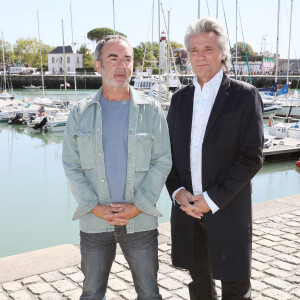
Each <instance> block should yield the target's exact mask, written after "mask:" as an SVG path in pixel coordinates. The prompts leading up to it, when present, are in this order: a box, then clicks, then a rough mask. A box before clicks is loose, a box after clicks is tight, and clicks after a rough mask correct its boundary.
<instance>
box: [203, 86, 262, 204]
mask: <svg viewBox="0 0 300 300" xmlns="http://www.w3.org/2000/svg"><path fill="white" fill-rule="evenodd" d="M244 93H245V95H244V97H245V99H244V100H245V101H243V108H242V111H243V120H242V125H241V136H240V141H236V142H239V149H240V150H239V155H238V157H237V159H236V160H235V162H234V163H233V165H232V166H231V167H230V168H229V169H228V171H227V173H226V174H225V176H223V177H222V179H221V180H220V181H219V182H218V183H217V184H216V185H215V186H212V187H211V188H209V189H208V190H207V193H208V195H209V197H210V198H211V199H212V200H213V202H214V203H215V204H216V205H217V206H218V207H219V208H220V209H222V208H224V207H225V206H226V205H227V204H228V203H229V202H230V201H231V200H232V199H233V198H234V197H235V196H236V195H237V194H238V193H239V192H241V191H242V189H243V188H245V187H246V185H248V184H249V183H250V181H251V179H252V178H253V177H254V176H255V174H256V173H257V172H258V171H259V170H260V168H261V167H262V165H263V155H262V149H263V140H264V131H263V104H262V100H261V97H260V95H259V93H258V91H257V89H256V88H251V89H249V90H247V91H245V92H244Z"/></svg>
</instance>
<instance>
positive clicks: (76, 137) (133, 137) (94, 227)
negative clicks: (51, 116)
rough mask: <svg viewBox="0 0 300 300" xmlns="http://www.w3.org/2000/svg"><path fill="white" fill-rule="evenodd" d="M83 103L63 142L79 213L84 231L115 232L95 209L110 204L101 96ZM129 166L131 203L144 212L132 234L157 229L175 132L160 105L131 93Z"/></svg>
mask: <svg viewBox="0 0 300 300" xmlns="http://www.w3.org/2000/svg"><path fill="white" fill-rule="evenodd" d="M101 93H102V88H100V90H99V91H98V92H97V94H96V95H95V96H94V97H89V98H86V99H84V100H82V101H79V102H78V103H77V104H76V105H75V106H74V108H73V109H72V110H71V112H70V114H69V118H68V122H67V127H66V131H65V134H64V141H63V155H62V161H63V166H64V170H65V173H66V176H67V178H68V182H69V185H70V189H71V191H72V194H73V196H74V198H75V199H76V201H77V202H78V207H77V210H76V211H75V214H74V216H73V220H76V219H79V225H80V230H82V231H84V232H87V233H98V232H107V231H113V230H114V226H110V225H108V224H107V222H106V221H105V220H103V219H101V218H98V217H96V216H95V215H94V214H93V213H91V210H92V209H93V208H94V207H95V205H97V204H100V205H109V204H110V195H109V190H108V185H107V180H106V176H105V165H104V155H103V146H102V116H101V106H100V102H99V99H100V95H101ZM130 96H131V101H130V108H129V127H128V163H127V179H126V193H125V201H126V202H127V203H134V204H135V205H136V206H137V207H138V208H139V209H140V210H141V211H142V212H141V213H140V214H139V215H137V216H136V217H135V218H132V219H130V220H129V221H128V224H127V225H126V229H127V232H128V233H132V232H138V231H145V230H152V229H155V228H157V225H158V221H157V217H160V216H162V215H161V214H160V212H159V211H158V210H157V209H156V207H155V206H156V202H157V200H158V198H159V195H160V192H161V190H162V187H163V185H164V183H165V180H166V178H167V176H168V174H169V172H170V169H171V164H172V162H171V150H170V141H169V132H168V128H167V123H166V120H165V116H164V112H163V110H162V108H161V106H160V104H159V103H158V102H157V101H155V100H154V99H152V98H149V97H145V96H143V95H142V94H141V93H140V92H138V91H136V90H134V89H132V88H130Z"/></svg>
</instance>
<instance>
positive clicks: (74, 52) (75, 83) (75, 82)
mask: <svg viewBox="0 0 300 300" xmlns="http://www.w3.org/2000/svg"><path fill="white" fill-rule="evenodd" d="M70 15H71V32H72V45H73V47H74V49H75V44H74V39H73V18H72V5H71V4H70ZM74 49H73V58H74V89H75V100H77V81H76V51H75V50H74Z"/></svg>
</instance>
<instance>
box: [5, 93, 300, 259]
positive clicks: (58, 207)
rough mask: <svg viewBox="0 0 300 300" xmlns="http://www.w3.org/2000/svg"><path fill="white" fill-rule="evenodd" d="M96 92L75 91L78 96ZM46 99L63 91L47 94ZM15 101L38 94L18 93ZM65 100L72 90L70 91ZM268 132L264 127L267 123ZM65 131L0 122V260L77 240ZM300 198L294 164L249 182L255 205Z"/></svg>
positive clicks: (165, 207) (164, 203)
mask: <svg viewBox="0 0 300 300" xmlns="http://www.w3.org/2000/svg"><path fill="white" fill-rule="evenodd" d="M95 92H96V91H95V90H83V91H79V92H78V98H79V99H81V98H83V97H86V96H89V95H91V94H94V93H95ZM46 93H47V96H48V97H50V98H58V97H60V98H62V97H64V91H57V90H56V91H54V90H53V91H49V90H46ZM15 94H16V98H17V99H22V97H24V96H26V97H34V96H40V95H41V91H24V90H22V91H21V90H20V91H16V93H15ZM68 98H69V100H72V99H74V91H71V92H70V91H68ZM265 126H266V128H265V129H266V131H267V130H268V128H267V123H266V124H265ZM62 139H63V133H44V132H39V133H36V132H34V131H33V130H32V129H29V128H28V127H27V126H20V125H7V124H5V123H0V145H1V146H0V153H1V155H0V165H1V175H0V203H1V209H0V237H1V246H0V257H4V256H9V255H14V254H18V253H22V252H27V251H32V250H37V249H41V248H46V247H51V246H55V245H60V244H70V243H71V244H74V243H78V242H79V229H78V222H77V221H72V215H73V213H74V211H75V209H76V201H75V200H74V198H73V196H72V195H71V192H70V190H69V188H68V185H67V180H66V178H65V175H64V171H63V167H62V164H61V152H62ZM293 194H300V169H299V168H298V170H297V167H296V165H295V161H287V162H272V163H269V162H265V163H264V166H263V168H262V169H261V170H260V171H259V173H258V174H257V175H256V176H255V178H254V180H253V202H254V203H256V202H262V201H267V200H271V199H275V198H280V197H285V196H290V195H293ZM157 206H158V209H159V210H160V211H161V212H162V213H163V215H164V217H163V218H160V219H159V221H160V222H167V221H169V218H170V210H171V200H170V198H169V196H168V194H167V191H166V189H165V188H164V189H163V191H162V194H161V197H160V199H159V202H158V204H157Z"/></svg>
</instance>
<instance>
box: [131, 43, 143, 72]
mask: <svg viewBox="0 0 300 300" xmlns="http://www.w3.org/2000/svg"><path fill="white" fill-rule="evenodd" d="M133 53H134V67H137V66H141V65H142V63H143V59H144V51H143V50H142V49H141V48H138V47H134V48H133Z"/></svg>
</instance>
